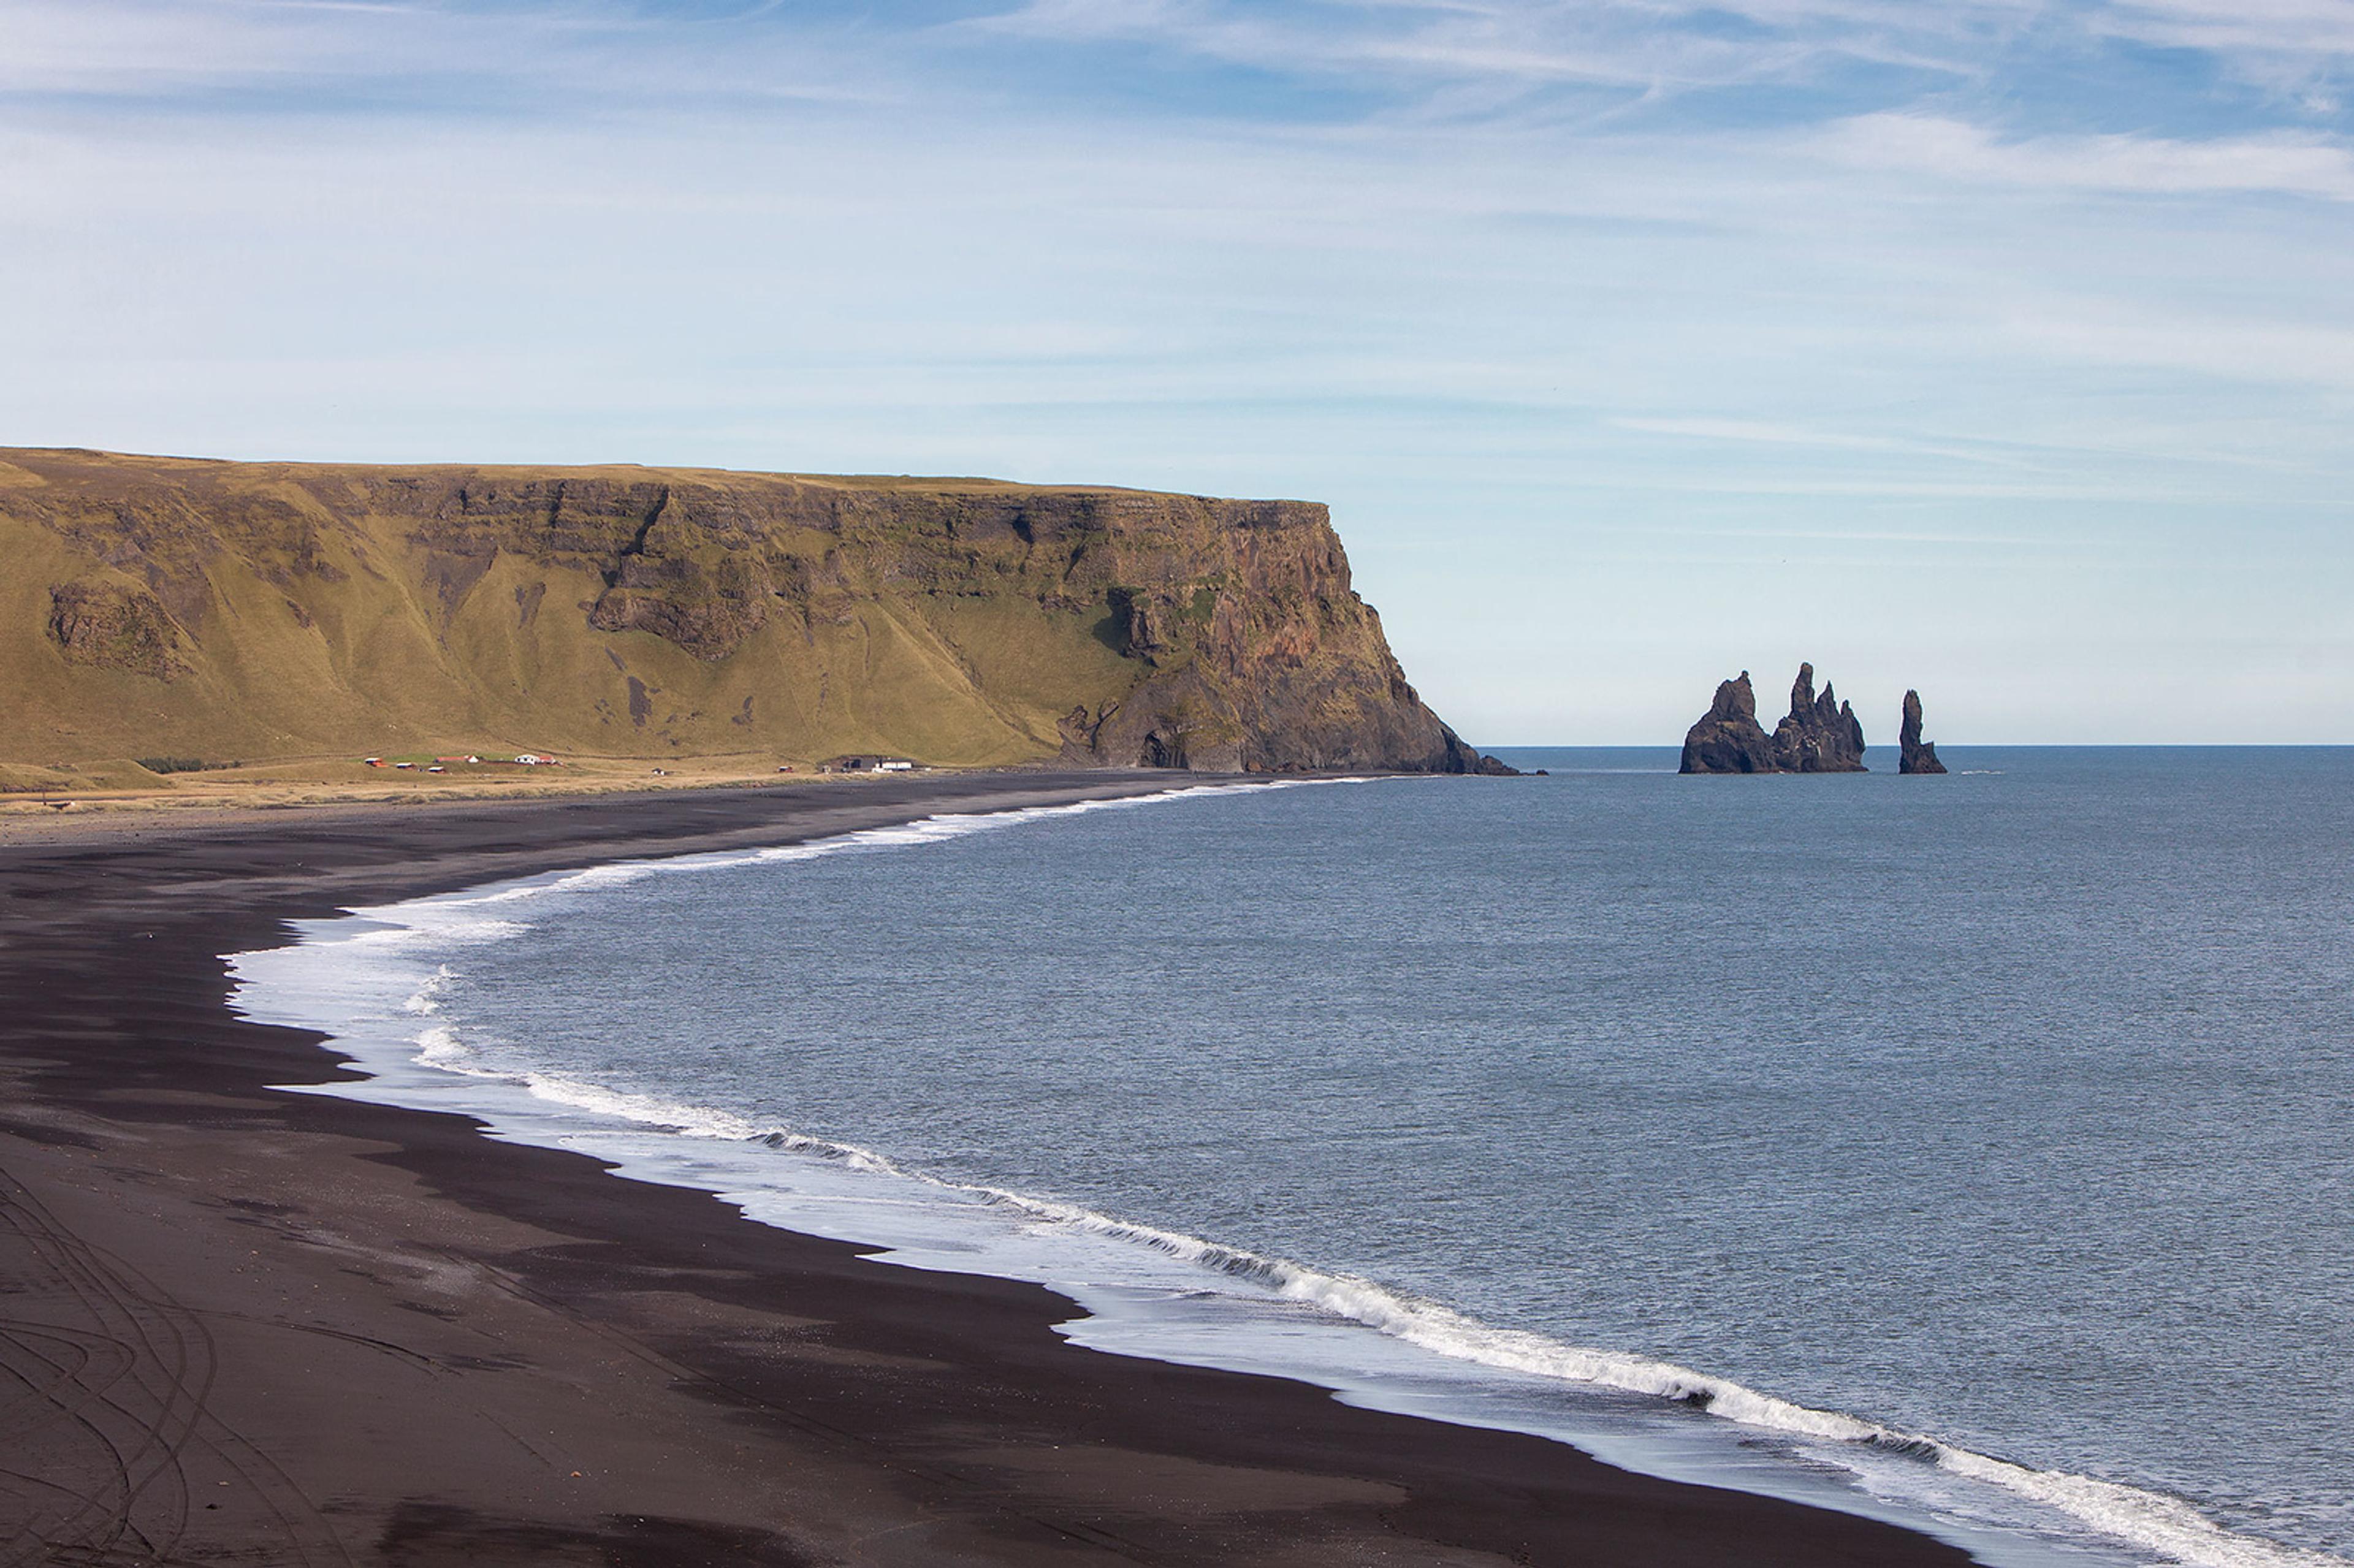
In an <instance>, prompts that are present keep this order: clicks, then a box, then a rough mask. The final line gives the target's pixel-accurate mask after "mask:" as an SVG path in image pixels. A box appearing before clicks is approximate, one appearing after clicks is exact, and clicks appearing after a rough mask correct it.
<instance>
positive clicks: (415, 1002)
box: [400, 964, 458, 1017]
mask: <svg viewBox="0 0 2354 1568" xmlns="http://www.w3.org/2000/svg"><path fill="white" fill-rule="evenodd" d="M457 978H458V975H457V971H456V970H454V969H451V967H450V966H449V965H448V964H443V965H441V966H440V967H439V968H437V969H435V970H434V971H433V976H432V978H431V979H430V980H427V981H426V982H425V983H424V984H423V985H421V986H419V987H418V988H417V989H416V990H415V991H411V992H409V994H408V1000H407V1001H403V1002H402V1003H401V1004H400V1011H401V1012H408V1013H415V1014H417V1015H418V1016H419V1017H429V1016H430V1015H432V1014H433V1013H436V1012H440V1011H441V993H442V992H443V991H447V990H449V989H450V982H451V980H455V979H457Z"/></svg>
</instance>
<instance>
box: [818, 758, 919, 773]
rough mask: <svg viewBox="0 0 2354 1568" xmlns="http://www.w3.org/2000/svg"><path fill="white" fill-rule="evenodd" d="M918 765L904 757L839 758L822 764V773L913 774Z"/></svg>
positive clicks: (819, 769) (820, 764)
mask: <svg viewBox="0 0 2354 1568" xmlns="http://www.w3.org/2000/svg"><path fill="white" fill-rule="evenodd" d="M917 766H918V764H917V763H914V762H910V761H909V760H908V759H907V758H904V757H837V758H834V759H833V760H832V761H831V762H821V763H819V764H818V768H817V770H818V771H819V772H820V773H913V772H914V771H915V770H916V768H917Z"/></svg>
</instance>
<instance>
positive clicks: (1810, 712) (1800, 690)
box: [1774, 664, 1866, 773]
mask: <svg viewBox="0 0 2354 1568" xmlns="http://www.w3.org/2000/svg"><path fill="white" fill-rule="evenodd" d="M1774 758H1775V760H1776V761H1777V762H1779V763H1780V764H1781V765H1782V771H1783V772H1785V773H1862V772H1865V771H1866V768H1864V766H1863V726H1862V725H1861V723H1860V722H1858V721H1857V719H1856V716H1855V709H1853V708H1852V707H1850V706H1849V705H1847V704H1845V703H1843V702H1840V700H1839V698H1838V696H1837V695H1835V694H1833V693H1832V691H1831V683H1829V681H1825V682H1824V683H1823V694H1822V695H1821V696H1819V697H1818V696H1817V695H1815V667H1814V666H1813V665H1812V664H1801V665H1799V666H1798V678H1797V680H1796V681H1794V682H1792V683H1790V712H1789V716H1787V718H1785V719H1783V721H1782V722H1781V723H1780V724H1778V725H1776V726H1774Z"/></svg>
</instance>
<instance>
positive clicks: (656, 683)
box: [0, 450, 1501, 772]
mask: <svg viewBox="0 0 2354 1568" xmlns="http://www.w3.org/2000/svg"><path fill="white" fill-rule="evenodd" d="M0 551H5V556H6V558H7V560H8V561H9V562H10V569H9V571H8V572H7V573H6V574H5V582H0V681H5V683H6V686H7V689H8V691H9V694H10V713H9V715H8V717H7V719H6V721H5V728H0V760H5V759H6V758H7V757H9V756H11V755H14V754H16V753H18V752H27V753H33V752H37V754H38V757H39V759H40V760H43V761H47V760H48V759H49V758H51V757H53V756H56V757H67V758H78V757H96V758H121V757H136V756H141V755H145V754H150V753H153V754H167V755H175V756H176V755H186V756H209V757H243V758H256V757H264V758H266V757H273V756H277V757H283V756H290V755H299V754H319V753H329V754H334V753H348V754H351V755H354V756H360V755H374V754H379V753H384V752H390V751H395V750H408V749H429V748H432V747H442V746H448V745H453V744H458V743H461V742H463V743H466V744H469V745H475V746H485V745H490V744H493V743H504V744H506V745H509V746H513V747H517V748H522V749H530V750H534V751H545V752H558V753H562V752H567V751H569V752H574V753H599V754H603V755H608V756H622V757H649V756H652V757H668V756H678V757H687V756H698V755H700V756H714V755H722V754H732V755H739V756H740V755H746V754H750V755H755V756H758V755H762V754H772V755H780V756H785V757H796V758H812V759H814V758H823V757H829V756H833V755H836V754H840V753H846V752H862V753H864V752H876V753H886V754H892V755H898V756H906V757H913V758H919V759H921V760H923V761H926V762H933V763H943V764H962V765H988V764H997V765H1005V764H1020V763H1026V762H1053V761H1060V762H1063V763H1066V764H1068V763H1079V764H1094V765H1105V766H1117V767H1134V766H1144V767H1169V768H1208V769H1220V770H1229V769H1231V770H1259V771H1278V772H1282V771H1298V770H1304V769H1314V768H1405V769H1414V770H1426V771H1433V772H1471V771H1495V770H1499V769H1500V768H1501V765H1500V764H1497V763H1493V762H1492V761H1491V760H1490V759H1489V758H1483V757H1481V756H1480V755H1479V753H1478V752H1477V751H1475V750H1473V749H1472V748H1471V747H1469V746H1466V745H1465V744H1464V743H1463V742H1462V740H1460V739H1459V738H1458V736H1456V735H1455V733H1454V731H1453V730H1451V729H1450V728H1448V727H1447V725H1446V724H1444V723H1443V722H1441V721H1440V719H1439V718H1438V716H1437V715H1436V714H1434V713H1432V712H1431V711H1430V709H1429V708H1428V707H1427V706H1426V705H1425V704H1424V703H1423V701H1422V699H1421V697H1420V696H1418V695H1417V694H1416V692H1415V689H1414V687H1413V686H1412V685H1410V684H1409V683H1407V681H1406V678H1405V672H1404V671H1403V670H1401V669H1400V668H1399V666H1398V662H1397V660H1396V659H1395V657H1394V656H1393V654H1392V653H1391V652H1390V647H1389V643H1388V641H1387V639H1386V638H1385V637H1384V635H1383V631H1382V625H1381V620H1380V618H1379V617H1378V616H1377V615H1375V614H1374V612H1373V608H1372V607H1371V606H1369V605H1367V604H1366V603H1365V602H1364V600H1363V599H1360V598H1358V596H1357V594H1356V593H1355V591H1354V590H1353V588H1352V586H1351V582H1350V574H1349V562H1348V557H1347V556H1346V555H1345V554H1343V552H1342V550H1341V541H1340V538H1339V536H1338V535H1336V534H1334V532H1333V530H1332V524H1331V519H1330V517H1329V516H1328V515H1327V514H1326V512H1325V509H1324V508H1323V507H1322V506H1320V505H1316V504H1313V503H1307V502H1299V501H1229V500H1219V499H1215V498H1211V497H1205V496H1193V495H1171V494H1157V493H1147V492H1142V491H1129V490H1113V489H1103V488H1079V487H1069V486H1034V485H1021V484H1009V483H1001V482H994V481H990V480H973V479H909V478H819V477H812V476H809V475H800V474H762V473H734V472H722V471H709V470H658V469H643V468H635V467H623V466H614V467H602V468H473V467H455V466H451V467H419V468H394V467H361V466H350V465H326V464H308V463H235V462H210V461H190V460H183V459H168V458H141V457H125V456H119V455H114V454H110V453H103V452H90V451H78V450H77V451H67V450H0ZM27 759H30V758H27Z"/></svg>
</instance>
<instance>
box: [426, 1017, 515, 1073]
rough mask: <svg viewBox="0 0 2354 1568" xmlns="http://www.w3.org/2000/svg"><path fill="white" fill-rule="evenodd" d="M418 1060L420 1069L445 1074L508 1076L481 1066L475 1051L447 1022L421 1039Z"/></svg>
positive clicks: (434, 1027)
mask: <svg viewBox="0 0 2354 1568" xmlns="http://www.w3.org/2000/svg"><path fill="white" fill-rule="evenodd" d="M417 1061H418V1065H419V1066H424V1067H438V1068H440V1070H441V1071H442V1072H445V1073H462V1074H464V1075H466V1076H467V1077H470V1078H503V1077H504V1076H506V1075H505V1074H504V1073H496V1072H493V1071H491V1070H490V1069H489V1068H487V1067H483V1066H482V1065H478V1063H477V1060H476V1057H475V1053H474V1048H473V1047H472V1046H471V1045H469V1044H466V1043H465V1042H464V1041H463V1040H461V1039H460V1038H459V1037H458V1032H457V1031H456V1030H454V1029H452V1028H451V1027H450V1026H449V1025H448V1024H446V1023H437V1024H435V1025H433V1027H432V1028H430V1029H428V1030H426V1031H425V1032H424V1033H422V1034H419V1036H418V1037H417Z"/></svg>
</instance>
